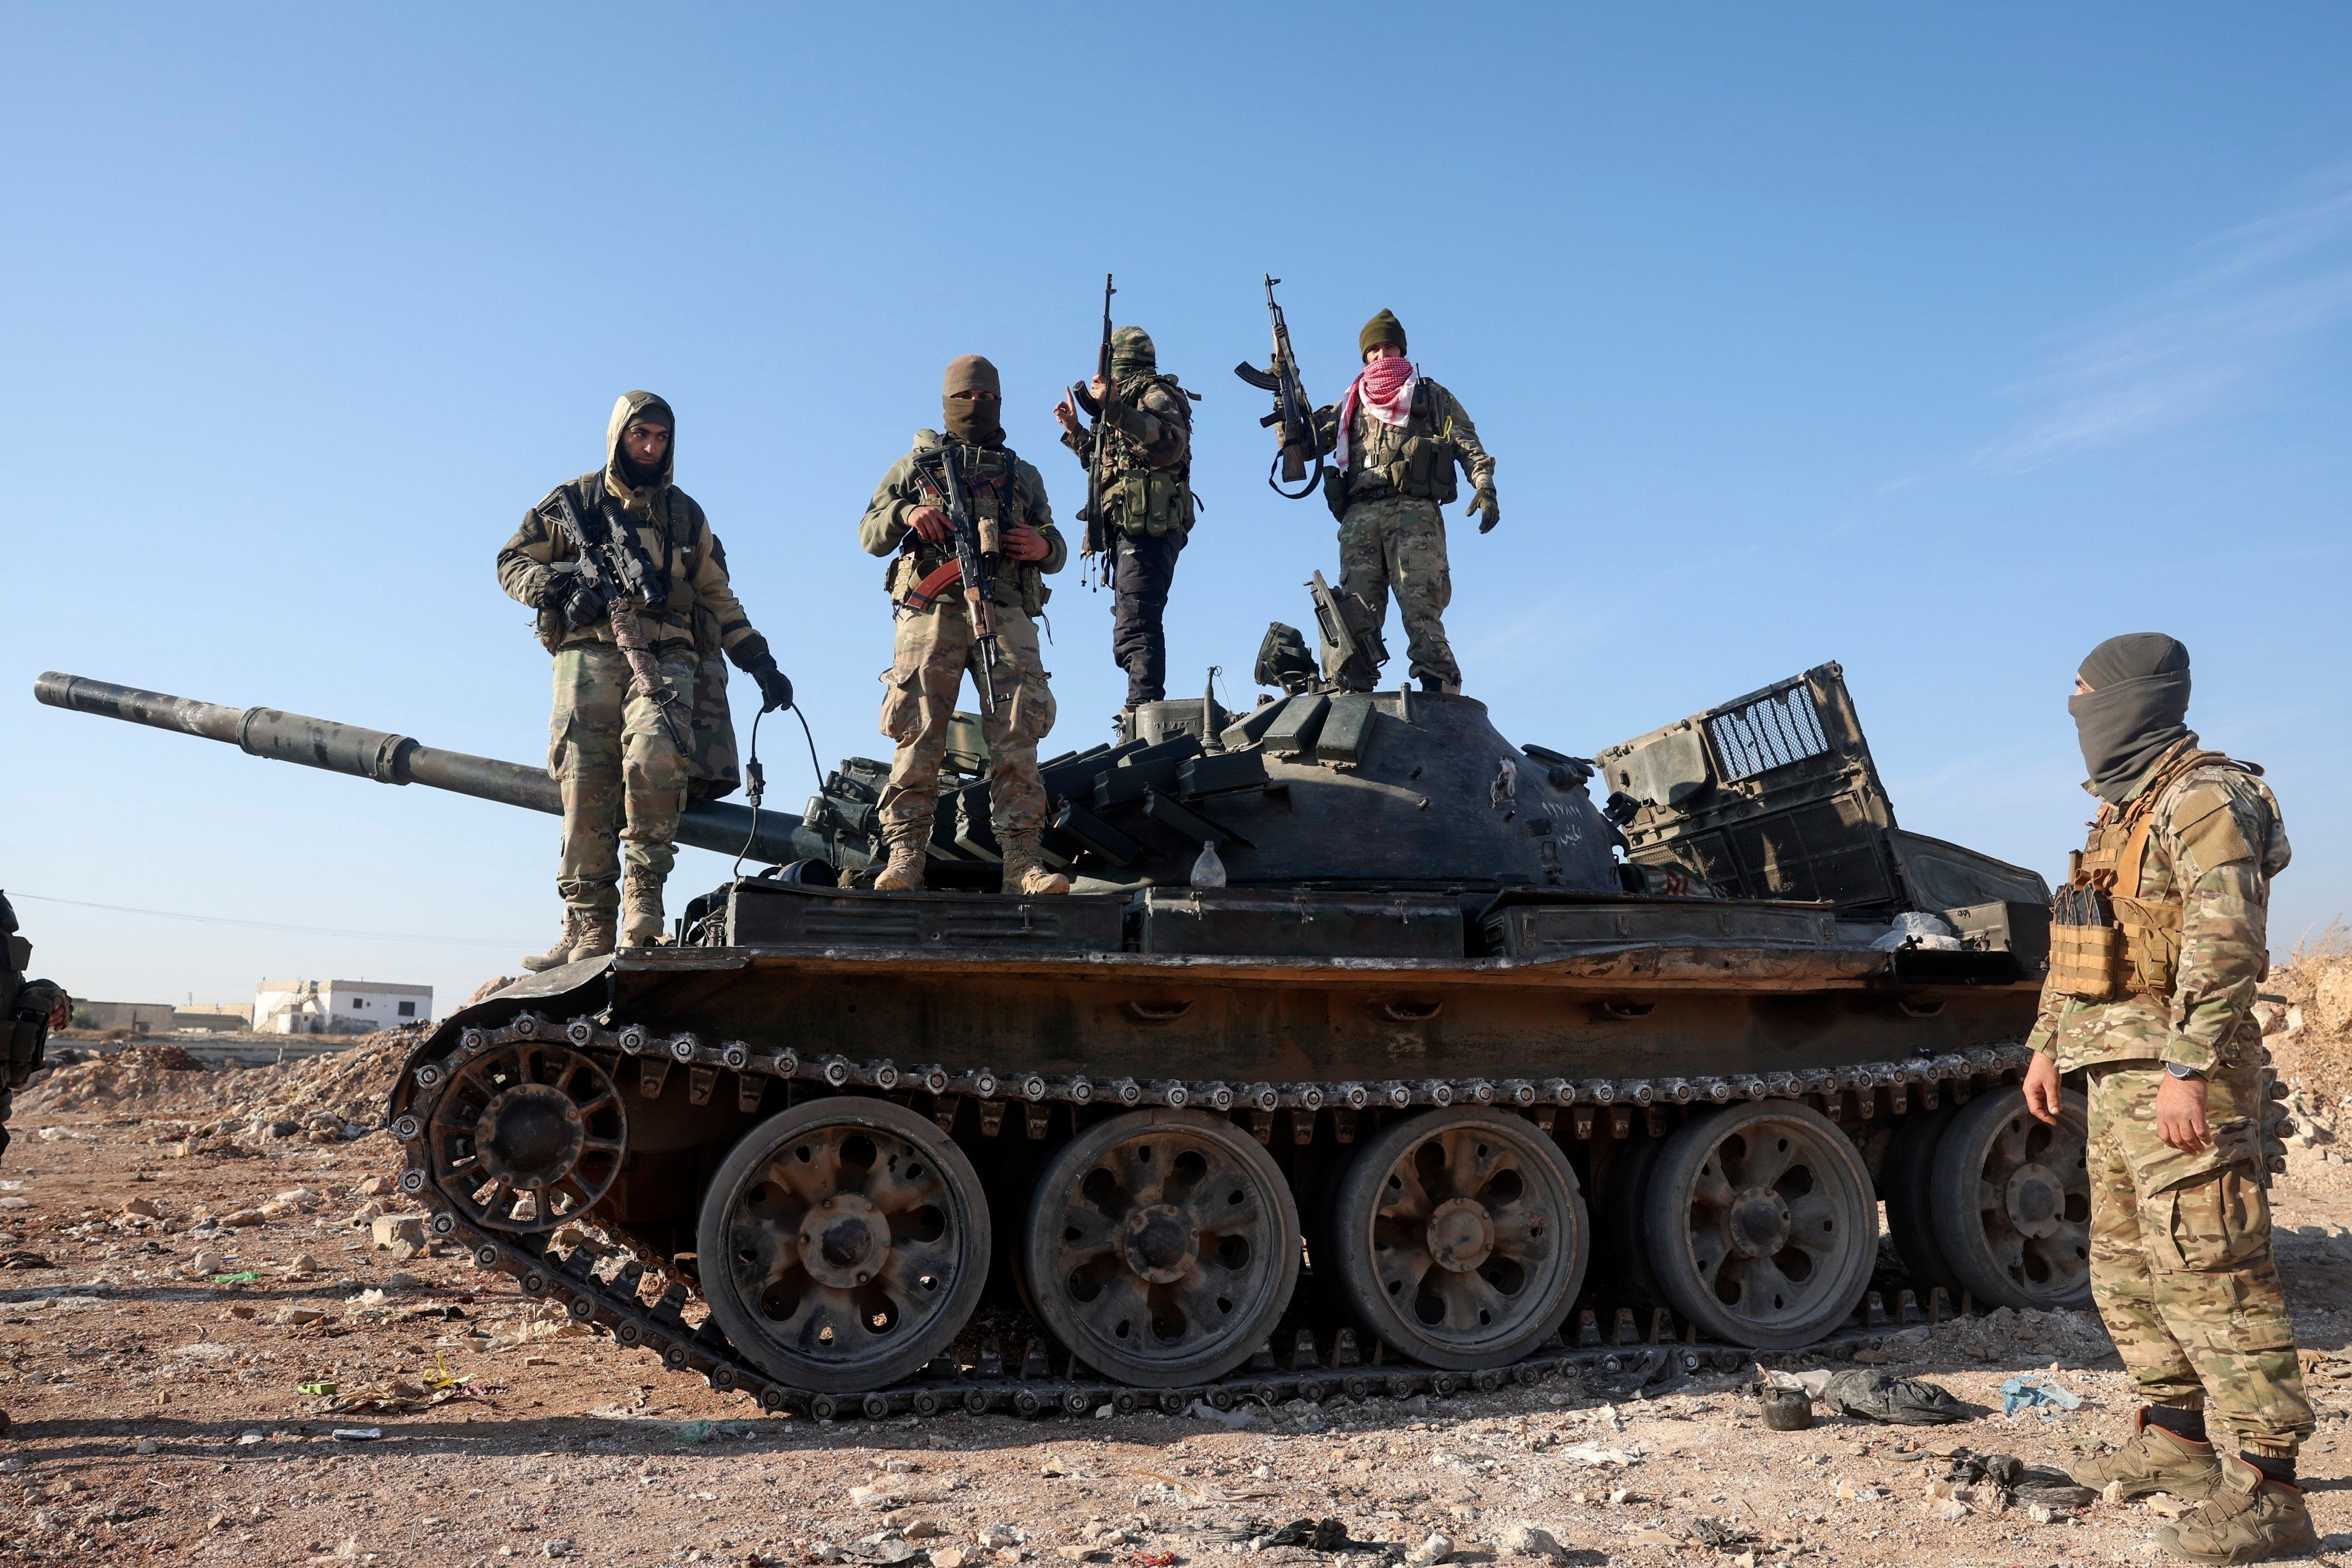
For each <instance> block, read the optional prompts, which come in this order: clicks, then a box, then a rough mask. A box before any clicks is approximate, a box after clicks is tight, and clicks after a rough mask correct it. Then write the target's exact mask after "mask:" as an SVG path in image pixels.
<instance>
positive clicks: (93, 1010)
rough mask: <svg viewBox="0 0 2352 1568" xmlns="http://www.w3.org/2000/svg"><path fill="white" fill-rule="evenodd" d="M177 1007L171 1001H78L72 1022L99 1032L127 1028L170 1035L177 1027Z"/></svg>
mask: <svg viewBox="0 0 2352 1568" xmlns="http://www.w3.org/2000/svg"><path fill="white" fill-rule="evenodd" d="M177 1011H178V1009H177V1008H175V1007H173V1005H171V1004H170V1003H169V1002H77V1003H75V1004H74V1010H73V1024H74V1027H75V1028H78V1029H96V1030H97V1031H98V1032H99V1033H100V1034H111V1033H112V1032H113V1031H115V1030H117V1029H128V1030H130V1031H131V1033H132V1034H134V1035H168V1034H170V1033H171V1032H172V1031H173V1029H174V1028H176V1027H178V1026H177V1025H176V1024H175V1023H174V1022H173V1015H174V1014H175V1013H176V1012H177Z"/></svg>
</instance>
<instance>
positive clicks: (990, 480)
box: [858, 354, 1070, 894]
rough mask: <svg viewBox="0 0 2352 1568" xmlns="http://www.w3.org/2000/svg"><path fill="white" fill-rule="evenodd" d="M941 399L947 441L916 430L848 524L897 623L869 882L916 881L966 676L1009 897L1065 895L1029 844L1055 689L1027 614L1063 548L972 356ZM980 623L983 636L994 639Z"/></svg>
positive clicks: (1041, 807)
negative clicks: (884, 851) (1040, 749)
mask: <svg viewBox="0 0 2352 1568" xmlns="http://www.w3.org/2000/svg"><path fill="white" fill-rule="evenodd" d="M943 401H944V403H945V405H946V415H947V418H946V425H947V431H946V433H945V434H944V435H942V434H940V432H939V431H936V430H918V431H916V432H915V446H914V450H913V451H911V452H909V453H908V455H907V456H905V457H903V458H899V459H898V461H897V462H895V463H893V464H891V465H890V471H889V472H888V473H887V474H885V475H883V476H882V482H881V484H880V485H878V486H877V487H876V489H875V491H874V499H873V500H872V501H871V502H869V503H868V504H867V506H866V516H865V519H864V521H862V522H861V523H860V524H859V526H858V538H859V541H860V542H861V543H863V544H864V545H865V547H866V553H868V554H869V555H886V556H888V557H890V564H889V567H888V568H887V571H886V572H885V573H884V574H883V586H884V589H885V590H886V591H887V593H888V594H889V595H890V604H891V609H892V613H893V617H894V621H895V625H896V631H895V642H896V653H895V657H894V658H893V660H892V663H891V666H890V668H889V669H888V670H887V672H885V674H884V675H883V677H882V679H883V682H884V684H885V686H886V687H887V690H886V691H885V692H884V695H883V699H882V732H883V733H884V734H885V735H887V736H888V737H889V738H890V739H891V740H892V741H894V742H897V744H898V752H897V754H896V755H895V756H894V757H893V758H892V760H891V764H890V779H889V782H888V784H886V785H885V786H884V787H883V791H882V798H881V800H880V801H879V803H878V804H877V807H876V809H877V812H878V814H879V815H880V816H881V819H882V836H883V837H884V839H885V840H886V841H887V844H888V846H889V851H890V858H889V863H888V865H887V866H886V867H884V868H883V869H882V872H881V874H880V875H879V876H878V877H877V878H876V879H875V883H874V886H875V887H876V888H877V889H879V890H881V891H883V892H907V891H911V890H913V889H919V888H920V887H922V885H923V862H924V860H925V859H926V858H928V853H929V851H928V846H929V842H930V837H931V825H932V822H933V819H934V817H935V816H937V814H938V811H939V804H940V796H939V789H940V762H941V760H942V759H943V758H944V756H945V755H946V752H947V743H948V723H949V721H950V720H951V719H953V718H954V717H955V705H956V696H957V693H959V692H960V691H961V690H962V689H963V678H964V675H965V673H966V671H970V672H971V676H972V679H973V681H974V684H975V685H976V686H977V687H978V688H979V689H980V690H981V693H982V702H981V707H982V713H981V732H982V736H983V737H984V738H985V739H986V741H987V743H988V759H989V781H988V798H989V822H990V827H991V830H992V832H993V834H994V835H995V837H996V842H997V845H998V847H1000V848H1001V849H1002V850H1003V857H1004V879H1003V888H1004V890H1005V891H1006V892H1008V893H1031V894H1037V893H1066V892H1068V891H1069V890H1070V882H1069V879H1068V878H1066V877H1064V876H1061V875H1059V874H1058V873H1056V872H1055V871H1052V870H1050V869H1048V868H1046V866H1045V860H1044V857H1043V853H1042V851H1041V849H1040V847H1039V840H1040V838H1041V837H1042V836H1043V834H1044V832H1045V780H1044V779H1043V778H1042V777H1040V776H1039V774H1038V772H1037V742H1039V741H1041V740H1043V739H1045V735H1046V733H1047V732H1048V731H1051V730H1052V729H1053V727H1054V693H1053V689H1052V688H1051V687H1050V686H1049V685H1048V684H1047V683H1048V680H1049V679H1050V677H1049V676H1048V674H1047V672H1046V669H1045V662H1044V658H1043V656H1042V655H1041V654H1040V653H1039V651H1038V647H1037V623H1036V620H1035V618H1034V617H1035V616H1037V615H1039V614H1040V613H1041V612H1042V611H1043V610H1044V609H1045V601H1046V600H1047V599H1048V598H1050V597H1051V596H1052V594H1053V590H1052V589H1050V588H1048V587H1047V586H1046V585H1045V574H1047V573H1050V572H1059V571H1060V570H1061V569H1062V566H1063V563H1065V562H1066V561H1067V560H1068V558H1069V546H1068V545H1067V544H1066V543H1065V542H1063V539H1062V534H1061V531H1060V530H1059V529H1057V528H1055V526H1054V514H1053V510H1052V509H1051V508H1050V507H1049V506H1048V505H1047V504H1046V500H1045V480H1044V479H1043V478H1042V477H1041V476H1040V475H1039V474H1038V472H1037V470H1036V469H1035V468H1034V467H1032V466H1031V465H1030V464H1028V463H1026V462H1024V461H1023V460H1022V459H1021V458H1019V457H1018V456H1016V455H1015V454H1014V453H1013V449H1012V448H1011V447H1007V446H1006V445H1005V444H1004V426H1003V406H1004V405H1003V384H1002V383H1001V382H1000V380H999V378H998V376H997V374H996V367H995V366H994V365H993V364H991V363H989V362H988V361H987V360H985V359H982V357H981V356H980V355H978V354H965V355H963V356H961V358H959V359H956V360H954V361H952V362H950V364H949V365H948V369H947V377H946V385H945V388H944V398H943ZM959 507H960V508H961V510H964V511H966V512H967V513H968V521H969V524H970V526H971V529H972V530H973V531H974V532H976V534H977V549H976V550H973V549H971V542H970V541H969V540H968V541H967V551H966V553H967V554H970V555H973V556H976V558H977V560H978V562H979V566H980V570H981V571H982V573H984V574H986V576H987V578H988V581H987V583H986V584H985V586H984V591H982V585H980V584H973V583H971V581H970V580H969V578H970V574H969V572H967V571H966V570H965V566H964V560H963V559H962V558H961V557H960V553H959V550H958V539H957V534H958V529H957V526H956V519H954V518H953V517H951V515H950V513H951V511H953V510H958V509H959ZM983 621H984V622H986V623H988V625H990V626H993V629H994V640H993V641H992V642H991V641H988V640H986V631H987V627H986V626H982V625H980V624H978V623H981V622H983ZM991 694H992V695H991Z"/></svg>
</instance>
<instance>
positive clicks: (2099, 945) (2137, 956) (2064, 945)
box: [2050, 751, 2228, 1002]
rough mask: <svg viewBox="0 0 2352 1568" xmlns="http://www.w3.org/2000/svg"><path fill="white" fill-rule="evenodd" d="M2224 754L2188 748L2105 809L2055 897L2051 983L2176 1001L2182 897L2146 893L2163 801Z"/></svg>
mask: <svg viewBox="0 0 2352 1568" xmlns="http://www.w3.org/2000/svg"><path fill="white" fill-rule="evenodd" d="M2227 760H2228V759H2227V758H2226V757H2224V756H2222V754H2221V752H2197V751H2191V752H2183V753H2182V754H2181V755H2180V756H2179V757H2177V758H2175V759H2174V760H2173V761H2172V762H2171V763H2169V764H2168V765H2167V767H2166V768H2165V770H2164V772H2163V773H2161V774H2159V775H2158V777H2157V778H2155V779H2153V780H2151V781H2150V782H2149V784H2148V787H2147V789H2146V790H2145V791H2144V792H2142V793H2141V794H2140V795H2138V796H2137V798H2136V799H2135V800H2133V802H2132V803H2131V804H2130V805H2128V806H2126V807H2125V808H2124V809H2123V810H2122V811H2120V812H2118V811H2116V809H2115V808H2114V807H2112V806H2107V807H2102V808H2101V810H2100V812H2099V816H2098V820H2097V821H2096V822H2095V823H2093V824H2092V826H2091V840H2090V844H2089V847H2087V848H2085V849H2084V852H2083V854H2082V856H2081V858H2080V861H2079V869H2078V870H2077V871H2076V872H2075V873H2074V875H2073V876H2072V877H2070V878H2069V879H2068V880H2067V884H2066V886H2064V887H2063V888H2061V889H2058V893H2057V896H2056V897H2055V898H2054V899H2053V900H2051V924H2050V985H2051V988H2052V989H2053V990H2055V991H2057V992H2058V993H2059V994H2062V995H2065V996H2072V997H2074V998H2075V999H2076V1000H2078V1001H2084V1002H2113V1001H2116V999H2118V998H2119V997H2125V996H2153V997H2156V998H2158V1000H2160V1001H2169V1000H2170V999H2171V997H2172V994H2173V992H2174V990H2175V989H2176V988H2178V986H2179V984H2180V931H2181V923H2182V918H2183V915H2184V913H2185V910H2186V908H2187V906H2186V905H2185V904H2184V903H2183V901H2182V900H2179V899H2144V898H2142V897H2140V896H2139V895H2140V886H2141V870H2142V868H2143V866H2144V865H2145V863H2146V860H2147V842H2148V838H2149V836H2150V835H2151V834H2152V832H2153V831H2154V829H2155V826H2156V813H2157V807H2158V805H2160V804H2161V803H2162V801H2163V799H2164V797H2165V795H2167V793H2168V792H2169V791H2170V789H2171V788H2172V786H2173V784H2175V783H2177V782H2178V781H2179V779H2181V778H2182V777H2183V776H2185V775H2186V774H2188V773H2190V772H2192V771H2194V770H2195V769H2196V768H2198V767H2200V766H2203V765H2205V764H2207V763H2211V762H2216V761H2223V762H2226V761H2227Z"/></svg>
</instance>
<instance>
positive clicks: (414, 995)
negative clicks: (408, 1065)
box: [253, 980, 433, 1035]
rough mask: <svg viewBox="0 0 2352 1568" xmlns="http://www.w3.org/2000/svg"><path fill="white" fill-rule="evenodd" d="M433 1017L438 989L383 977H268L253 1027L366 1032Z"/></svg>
mask: <svg viewBox="0 0 2352 1568" xmlns="http://www.w3.org/2000/svg"><path fill="white" fill-rule="evenodd" d="M432 1016H433V987H431V986H430V985H395V984H392V983H391V982H389V981H383V980H265V981H263V982H262V983H261V984H259V985H258V986H257V987H256V988H255V990H254V995H253V1026H254V1028H255V1030H256V1031H257V1032H258V1033H260V1034H264V1035H364V1034H368V1033H371V1032H372V1031H373V1030H376V1029H392V1028H397V1027H399V1026H401V1025H403V1024H414V1023H416V1022H418V1021H420V1020H423V1019H427V1018H430V1017H432Z"/></svg>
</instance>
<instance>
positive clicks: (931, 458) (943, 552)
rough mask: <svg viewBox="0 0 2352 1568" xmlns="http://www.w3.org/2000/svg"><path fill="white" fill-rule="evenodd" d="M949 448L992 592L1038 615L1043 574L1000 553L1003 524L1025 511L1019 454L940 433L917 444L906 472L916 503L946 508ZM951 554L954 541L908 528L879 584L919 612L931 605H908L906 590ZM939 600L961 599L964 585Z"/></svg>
mask: <svg viewBox="0 0 2352 1568" xmlns="http://www.w3.org/2000/svg"><path fill="white" fill-rule="evenodd" d="M950 447H952V448H953V449H954V452H955V461H956V478H957V479H959V480H961V482H962V484H963V494H964V500H966V501H967V502H968V503H970V505H971V515H972V521H974V522H976V523H977V524H978V525H979V527H980V549H981V553H982V554H983V555H985V556H987V557H988V558H989V563H988V566H989V580H990V584H991V585H992V587H993V588H994V589H995V591H996V602H997V603H998V604H999V605H1007V606H1011V607H1016V608H1018V609H1019V610H1021V612H1022V613H1023V614H1024V615H1029V616H1034V615H1037V614H1039V613H1040V612H1041V611H1043V610H1044V609H1045V601H1046V600H1048V599H1050V598H1052V597H1053V596H1054V591H1053V590H1052V589H1051V588H1048V587H1047V586H1046V585H1045V573H1044V572H1043V571H1042V570H1040V569H1039V567H1038V564H1037V563H1036V562H1034V561H1013V560H1010V559H1007V558H1006V557H1005V556H1004V554H1003V548H1004V546H1003V538H1002V531H1003V528H1004V527H1005V526H1006V525H1008V524H1011V523H1015V522H1020V521H1024V520H1025V519H1026V518H1027V517H1028V515H1029V505H1030V501H1031V499H1032V498H1031V497H1030V496H1029V494H1028V492H1027V491H1026V490H1024V489H1023V488H1022V486H1021V464H1020V459H1019V458H1017V457H1015V456H1014V454H1013V450H1012V448H1010V447H971V446H966V445H965V444H964V443H962V442H961V441H949V440H947V439H946V438H945V437H941V438H940V444H939V445H938V446H936V447H918V448H917V449H916V451H915V458H914V472H913V474H912V475H911V476H910V477H911V479H912V481H913V484H914V486H915V489H916V491H917V493H918V495H919V504H920V505H923V506H935V507H937V508H939V509H940V510H941V511H945V510H948V496H947V481H946V478H945V476H944V474H943V473H942V472H941V470H940V456H939V455H940V452H942V451H944V450H947V449H948V448H950ZM954 559H955V545H954V544H953V543H951V542H949V543H939V544H934V543H932V542H930V541H929V540H928V539H925V538H924V537H923V536H922V535H921V534H919V533H917V532H916V531H914V530H913V529H911V528H910V529H908V531H907V533H906V537H905V538H903V539H901V540H900V541H899V542H898V554H897V555H895V556H893V557H891V559H890V564H889V565H888V566H887V568H885V569H884V571H883V574H882V586H883V589H884V590H885V591H886V592H887V593H888V594H889V595H890V597H891V599H892V601H893V602H894V603H896V604H898V605H899V607H900V608H901V609H902V610H903V609H915V610H917V611H918V613H919V612H920V610H922V609H928V608H936V607H937V606H936V605H929V606H913V605H908V604H907V595H908V594H909V593H911V592H912V591H913V589H914V587H915V585H916V584H919V583H920V582H921V581H922V580H923V579H924V578H926V577H928V576H929V575H930V574H932V573H933V572H935V571H937V570H938V569H939V568H940V567H941V566H944V565H946V564H947V563H949V562H950V561H952V560H954ZM962 603H963V590H962V589H961V587H958V588H957V589H956V590H955V591H954V592H953V593H951V594H949V595H945V596H944V597H943V598H942V599H941V600H940V604H955V605H961V604H962Z"/></svg>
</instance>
